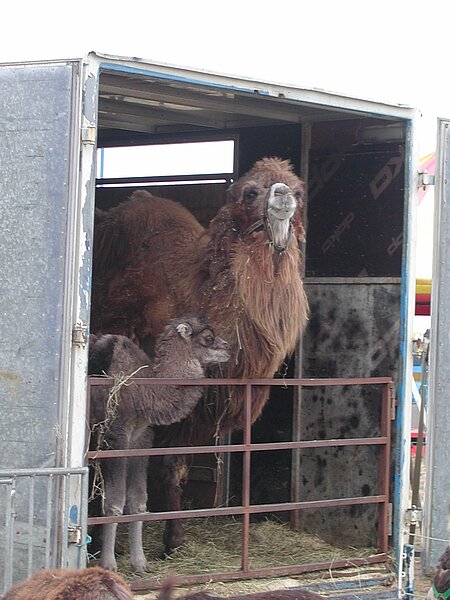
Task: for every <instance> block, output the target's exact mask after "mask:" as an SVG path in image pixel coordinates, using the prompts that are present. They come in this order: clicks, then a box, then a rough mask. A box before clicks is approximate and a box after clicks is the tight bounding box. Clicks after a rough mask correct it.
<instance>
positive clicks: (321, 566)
mask: <svg viewBox="0 0 450 600" xmlns="http://www.w3.org/2000/svg"><path fill="white" fill-rule="evenodd" d="M388 558H389V557H388V556H387V555H385V554H376V555H373V556H367V557H365V558H349V559H345V560H341V559H339V560H334V561H333V562H332V564H331V563H329V562H320V563H319V562H318V563H310V564H307V565H292V566H289V567H271V568H267V569H252V570H251V571H226V572H222V573H208V574H205V575H186V576H183V577H176V583H177V584H178V585H195V584H199V583H208V582H216V581H233V580H235V579H258V578H263V577H264V578H265V577H284V576H287V575H300V574H301V573H310V572H314V571H323V570H326V569H329V568H330V566H332V567H333V569H343V568H346V567H354V566H363V565H370V564H377V563H383V562H385V561H386V560H388ZM130 586H131V589H132V590H133V591H135V592H137V591H144V590H149V589H152V588H158V587H160V586H161V582H160V581H158V580H157V579H155V578H152V577H149V578H146V579H139V580H135V581H131V582H130Z"/></svg>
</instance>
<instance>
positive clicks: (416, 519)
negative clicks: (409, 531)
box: [405, 506, 423, 525]
mask: <svg viewBox="0 0 450 600" xmlns="http://www.w3.org/2000/svg"><path fill="white" fill-rule="evenodd" d="M422 514H423V512H422V509H421V508H420V507H418V506H412V507H411V508H408V509H406V513H405V524H406V525H418V524H419V523H422Z"/></svg>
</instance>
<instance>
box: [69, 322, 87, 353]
mask: <svg viewBox="0 0 450 600" xmlns="http://www.w3.org/2000/svg"><path fill="white" fill-rule="evenodd" d="M86 342H87V327H86V325H83V323H80V322H78V323H76V324H75V325H74V326H73V329H72V344H73V345H74V346H78V347H79V348H84V347H85V346H86Z"/></svg>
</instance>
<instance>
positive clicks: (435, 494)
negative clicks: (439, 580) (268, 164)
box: [422, 121, 450, 571]
mask: <svg viewBox="0 0 450 600" xmlns="http://www.w3.org/2000/svg"><path fill="white" fill-rule="evenodd" d="M449 127H450V122H449V121H440V123H439V141H438V148H439V169H438V173H437V193H436V207H435V224H436V225H435V239H434V244H435V246H434V247H435V254H434V265H433V279H432V281H433V290H432V300H431V302H432V304H431V341H430V344H431V346H430V356H431V358H430V387H429V408H428V415H429V423H428V428H427V466H426V473H427V480H426V491H425V505H424V523H423V533H424V538H423V541H422V549H423V551H424V559H423V564H424V567H425V570H426V571H429V570H430V569H431V568H432V567H434V566H435V565H436V563H437V560H438V558H439V556H440V555H441V554H442V552H443V551H444V549H445V547H446V546H447V544H448V543H449V537H450V530H449V527H450V522H449V517H450V483H449V464H450V446H449V443H448V436H449V431H450V394H449V389H448V386H449V382H450V364H449V360H448V357H449V353H450V336H449V332H450V188H449V184H448V182H449V181H450V164H449V156H450V149H449V143H450V137H449Z"/></svg>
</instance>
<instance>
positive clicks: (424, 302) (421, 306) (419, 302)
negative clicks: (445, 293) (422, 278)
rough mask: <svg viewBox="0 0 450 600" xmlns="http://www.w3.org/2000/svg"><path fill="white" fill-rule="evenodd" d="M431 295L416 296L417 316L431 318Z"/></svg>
mask: <svg viewBox="0 0 450 600" xmlns="http://www.w3.org/2000/svg"><path fill="white" fill-rule="evenodd" d="M430 302H431V294H416V310H415V314H416V315H425V316H430Z"/></svg>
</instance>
